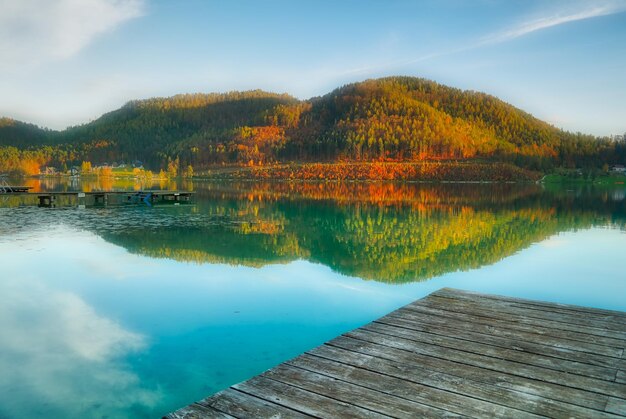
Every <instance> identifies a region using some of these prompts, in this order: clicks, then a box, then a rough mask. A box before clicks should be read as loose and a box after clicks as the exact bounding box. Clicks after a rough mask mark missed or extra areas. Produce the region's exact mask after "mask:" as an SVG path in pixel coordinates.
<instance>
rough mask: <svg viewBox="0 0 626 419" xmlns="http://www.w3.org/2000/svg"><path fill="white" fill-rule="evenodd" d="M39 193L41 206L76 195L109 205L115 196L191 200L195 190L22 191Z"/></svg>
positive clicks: (153, 200) (120, 199)
mask: <svg viewBox="0 0 626 419" xmlns="http://www.w3.org/2000/svg"><path fill="white" fill-rule="evenodd" d="M24 194H26V195H37V199H39V206H40V207H52V206H54V204H55V202H56V200H57V198H58V197H61V196H64V197H74V198H76V199H87V198H89V199H90V200H91V201H92V202H93V204H95V205H99V204H101V205H107V204H108V203H109V202H110V201H111V198H112V197H114V199H115V202H116V203H118V204H119V203H146V204H155V203H157V202H168V201H170V202H189V201H191V199H192V198H193V196H194V194H195V192H189V191H161V190H144V191H95V192H80V191H68V192H38V193H28V192H26V193H22V195H24Z"/></svg>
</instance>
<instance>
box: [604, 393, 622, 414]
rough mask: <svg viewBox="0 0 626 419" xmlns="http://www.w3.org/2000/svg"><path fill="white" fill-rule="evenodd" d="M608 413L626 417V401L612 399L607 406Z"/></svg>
mask: <svg viewBox="0 0 626 419" xmlns="http://www.w3.org/2000/svg"><path fill="white" fill-rule="evenodd" d="M605 411H606V412H608V413H613V414H616V415H620V416H626V400H624V399H618V398H616V397H610V398H609V402H608V403H607V404H606V409H605Z"/></svg>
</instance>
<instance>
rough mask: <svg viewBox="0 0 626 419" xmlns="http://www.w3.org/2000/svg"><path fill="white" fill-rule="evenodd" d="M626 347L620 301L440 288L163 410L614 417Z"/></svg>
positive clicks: (618, 412) (623, 410)
mask: <svg viewBox="0 0 626 419" xmlns="http://www.w3.org/2000/svg"><path fill="white" fill-rule="evenodd" d="M625 298H626V296H625ZM625 348H626V313H624V312H616V311H608V310H600V309H592V308H585V307H578V306H570V305H562V304H553V303H545V302H539V301H530V300H522V299H517V298H508V297H500V296H494V295H484V294H477V293H473V292H467V291H460V290H455V289H449V288H444V289H441V290H439V291H437V292H435V293H433V294H431V295H429V296H427V297H426V298H423V299H421V300H418V301H416V302H414V303H412V304H409V305H408V306H406V307H403V308H401V309H399V310H397V311H394V312H393V313H391V314H389V315H387V316H385V317H382V318H380V319H378V320H376V321H374V322H372V323H370V324H367V325H365V326H363V327H361V328H359V329H356V330H353V331H351V332H348V333H346V334H344V335H342V336H340V337H338V338H336V339H333V340H331V341H330V342H327V343H325V344H324V345H322V346H319V347H317V348H315V349H312V350H310V351H308V352H306V353H305V354H303V355H300V356H298V357H297V358H294V359H292V360H290V361H287V362H285V363H283V364H280V365H278V366H277V367H275V368H272V369H271V370H269V371H267V372H265V373H263V374H261V375H259V376H256V377H254V378H251V379H250V380H248V381H245V382H242V383H239V384H236V385H234V386H232V387H230V388H228V389H227V390H224V391H221V392H219V393H217V394H215V395H213V396H211V397H208V398H206V399H204V400H200V401H198V402H196V403H193V404H191V405H189V406H187V407H185V408H182V409H180V410H178V411H176V412H173V413H170V414H169V415H167V416H166V418H169V419H182V418H187V419H191V418H205V417H216V418H230V417H237V418H243V417H245V418H259V417H261V418H262V417H272V418H302V417H317V418H322V417H324V418H336V417H346V418H354V417H367V418H369V417H396V418H415V417H447V418H448V417H504V418H538V417H554V418H570V417H578V418H618V417H621V418H624V417H626V354H625Z"/></svg>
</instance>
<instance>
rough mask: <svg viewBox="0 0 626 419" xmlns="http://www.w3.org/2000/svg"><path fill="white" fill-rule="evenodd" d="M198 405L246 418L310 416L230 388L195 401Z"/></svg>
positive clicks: (297, 418) (296, 417)
mask: <svg viewBox="0 0 626 419" xmlns="http://www.w3.org/2000/svg"><path fill="white" fill-rule="evenodd" d="M196 404H198V405H200V406H204V407H206V408H209V409H214V410H218V411H220V412H226V413H228V414H229V415H232V416H234V417H238V418H240V417H248V418H263V417H265V418H268V417H272V418H285V419H287V418H289V419H301V418H309V417H311V416H309V415H305V414H303V413H300V412H297V411H295V410H292V409H288V408H286V407H283V406H280V405H277V404H275V403H272V402H269V401H267V400H262V399H259V398H257V397H254V396H251V395H249V394H245V393H241V392H239V391H237V390H234V389H232V388H229V389H226V390H224V391H221V392H219V393H217V394H215V395H213V396H212V397H208V398H206V399H204V400H200V401H199V402H196Z"/></svg>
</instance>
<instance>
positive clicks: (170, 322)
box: [0, 183, 626, 418]
mask: <svg viewBox="0 0 626 419" xmlns="http://www.w3.org/2000/svg"><path fill="white" fill-rule="evenodd" d="M79 186H80V185H79ZM174 186H181V185H172V187H174ZM71 187H72V186H71V185H57V184H49V185H41V184H40V185H39V188H41V189H47V188H49V189H55V188H71ZM74 187H76V185H74ZM114 187H115V188H116V189H118V188H122V187H124V185H118V186H115V185H114ZM194 188H195V190H196V191H197V196H196V202H195V204H194V205H190V206H158V205H157V206H154V207H147V206H143V205H124V206H109V207H87V208H83V209H81V208H77V207H76V206H75V205H73V204H72V202H70V201H68V202H67V203H66V204H67V206H61V207H58V208H38V207H37V206H36V201H35V200H32V198H25V197H5V198H6V199H4V200H3V201H0V266H2V274H0V417H2V418H4V417H8V418H21V417H39V416H44V415H45V416H46V417H59V418H61V417H63V418H66V417H104V416H109V417H158V416H159V415H162V414H164V413H166V412H167V411H170V410H173V409H175V408H177V407H180V406H182V405H185V404H188V403H190V402H192V401H194V400H196V399H199V398H202V397H204V396H206V395H208V394H210V393H212V392H215V391H218V390H220V389H222V388H224V387H226V386H228V385H230V384H233V383H234V382H237V381H241V380H243V379H246V378H248V377H250V376H252V375H254V374H258V373H259V372H261V371H263V370H265V369H267V368H269V367H271V366H273V365H275V364H277V363H279V362H282V361H284V360H286V359H288V358H290V357H293V356H295V355H297V354H298V353H301V352H303V351H305V350H307V349H310V348H311V347H314V346H316V345H319V344H320V343H322V342H324V341H326V340H328V339H330V338H332V337H334V336H336V335H338V334H340V333H342V332H344V331H346V330H349V329H352V328H355V327H357V326H359V325H362V324H363V323H365V322H368V321H371V320H373V319H375V318H377V317H380V316H382V315H384V314H386V313H388V312H389V311H391V310H393V309H395V308H397V307H399V306H401V305H403V304H406V303H408V302H410V301H413V300H415V299H417V298H420V297H422V296H424V295H426V294H428V293H429V292H432V291H434V290H436V289H438V288H440V287H443V286H453V287H459V288H464V289H470V290H476V291H483V292H492V293H499V294H504V295H511V296H519V297H525V298H536V299H544V300H549V301H559V302H563V303H570V304H581V305H591V306H596V307H605V308H612V309H621V310H624V309H626V306H624V301H623V298H621V296H622V295H624V292H626V290H625V288H624V287H625V286H626V285H625V284H624V281H623V267H622V261H623V260H624V256H626V254H624V250H623V249H625V248H626V247H625V245H626V234H624V232H623V231H624V224H625V221H626V207H625V201H624V189H592V188H586V189H585V188H583V189H572V190H568V189H558V188H557V189H554V190H551V189H547V190H546V189H543V188H541V187H539V186H536V185H527V186H515V185H439V186H435V185H392V184H343V185H342V184H326V185H320V184H312V183H311V184H306V183H301V184H289V183H277V184H259V183H240V184H233V183H231V184H218V183H196V184H195V185H194ZM29 200H30V201H29ZM594 227H595V228H594ZM581 230H584V231H581ZM522 250H523V251H522ZM496 262H498V263H496ZM459 270H461V271H467V270H469V271H468V272H459ZM362 279H368V281H363V280H362Z"/></svg>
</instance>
